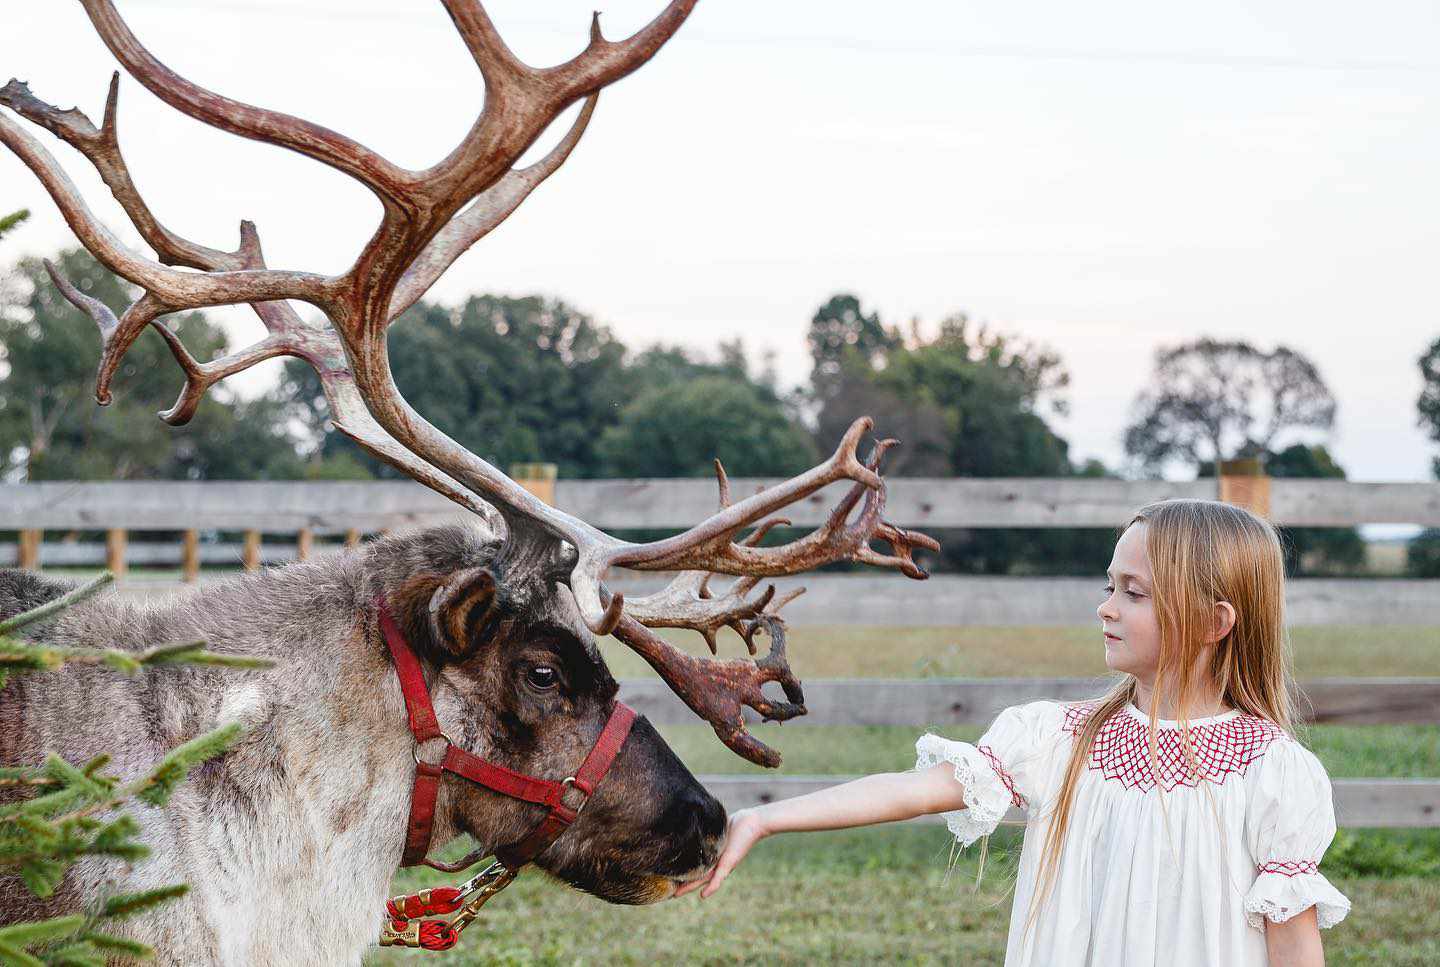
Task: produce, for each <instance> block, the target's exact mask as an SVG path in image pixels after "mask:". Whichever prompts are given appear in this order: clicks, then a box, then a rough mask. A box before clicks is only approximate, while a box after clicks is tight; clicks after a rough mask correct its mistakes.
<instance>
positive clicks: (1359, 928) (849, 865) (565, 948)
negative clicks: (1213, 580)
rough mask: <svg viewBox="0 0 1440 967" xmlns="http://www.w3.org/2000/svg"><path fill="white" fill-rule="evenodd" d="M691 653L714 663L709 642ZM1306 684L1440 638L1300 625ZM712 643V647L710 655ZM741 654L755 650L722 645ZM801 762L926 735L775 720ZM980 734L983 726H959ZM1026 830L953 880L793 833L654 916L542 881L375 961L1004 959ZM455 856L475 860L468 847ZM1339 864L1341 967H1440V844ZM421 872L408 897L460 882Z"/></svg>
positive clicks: (1039, 668)
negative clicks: (714, 886)
mask: <svg viewBox="0 0 1440 967" xmlns="http://www.w3.org/2000/svg"><path fill="white" fill-rule="evenodd" d="M672 640H673V641H675V642H676V643H677V644H681V645H683V646H684V647H686V648H687V649H690V650H698V648H697V641H698V639H696V637H695V636H694V635H689V634H686V633H683V632H681V633H675V634H674V635H673V636H672ZM1292 640H1293V644H1294V648H1295V654H1296V666H1297V672H1298V674H1299V675H1300V676H1301V677H1321V676H1357V677H1363V676H1391V675H1396V676H1440V628H1394V627H1383V628H1358V627H1357V628H1297V629H1295V630H1294V631H1293V633H1292ZM602 647H603V649H604V651H605V653H606V658H607V661H609V663H610V666H611V668H612V669H613V670H614V672H615V674H616V676H617V677H621V678H627V677H640V676H643V675H648V674H652V673H651V672H650V671H649V669H648V667H647V666H645V665H644V664H643V662H641V661H640V660H639V659H638V658H636V657H635V656H634V655H633V654H631V653H630V652H628V651H627V650H626V649H625V648H624V647H623V646H620V645H618V644H616V643H614V642H606V643H605V644H603V645H602ZM699 647H703V646H699ZM721 647H722V650H724V651H725V652H726V653H727V654H737V653H739V651H740V650H741V646H740V645H739V644H738V642H737V640H735V639H731V640H729V641H728V642H723V643H722V646H721ZM789 647H790V657H791V663H792V665H793V666H794V668H795V669H796V671H797V672H798V673H799V674H800V675H801V677H802V678H924V677H950V676H957V677H995V676H1003V677H1011V676H1031V675H1033V676H1100V675H1103V674H1104V672H1105V668H1104V665H1103V663H1102V661H1101V654H1102V645H1101V644H1100V642H1099V641H1098V640H1097V633H1096V631H1095V630H1094V629H1093V628H886V629H878V628H815V627H797V628H793V629H791V631H790V646H789ZM754 731H755V732H756V734H757V735H758V736H759V737H760V738H761V739H763V740H764V741H765V742H767V743H769V744H770V745H773V746H774V747H775V748H777V749H779V750H780V751H781V752H782V753H783V754H784V756H785V762H784V765H783V766H782V767H781V769H780V772H781V773H782V774H793V775H802V774H820V775H843V774H855V773H865V772H881V771H889V770H897V769H907V768H909V767H911V766H912V765H913V763H914V751H913V750H914V743H915V738H916V736H917V734H918V733H919V732H920V731H921V729H920V728H918V727H917V728H909V727H890V726H886V727H876V726H851V727H841V726H833V727H812V726H803V725H790V726H779V725H766V726H757V727H756V728H755V729H754ZM943 731H944V733H945V734H946V735H949V736H951V737H953V738H958V739H967V740H973V739H975V738H977V737H978V736H979V735H980V733H981V731H982V729H981V728H980V727H969V728H966V727H960V728H955V727H951V728H946V729H944V730H943ZM661 732H662V734H663V735H664V736H665V738H666V740H667V741H668V742H669V743H670V744H671V746H672V747H673V748H674V749H675V750H676V752H677V753H678V754H679V755H680V757H681V758H682V759H683V760H684V761H685V762H686V764H687V765H689V766H690V768H691V769H692V770H693V771H695V772H697V773H756V772H761V771H763V770H760V769H759V768H758V767H755V766H751V765H750V764H749V763H746V762H744V761H742V760H741V759H739V758H737V757H736V756H734V755H733V754H732V753H730V752H729V751H728V750H727V749H725V748H724V747H723V746H721V745H720V743H719V742H718V741H717V740H716V739H715V737H714V734H713V733H712V732H711V731H710V729H709V727H708V726H706V725H703V724H696V725H671V726H665V727H663V728H661ZM1302 738H1303V739H1304V741H1305V742H1306V744H1307V745H1308V746H1309V747H1310V748H1312V749H1313V750H1314V751H1315V752H1316V754H1317V755H1318V756H1319V757H1320V759H1321V761H1323V762H1324V763H1325V766H1326V768H1327V769H1328V770H1329V771H1330V774H1331V775H1332V776H1335V777H1337V778H1339V777H1367V776H1368V777H1377V778H1379V777H1414V778H1440V726H1351V727H1346V726H1312V727H1310V728H1308V729H1306V730H1305V731H1304V732H1303V733H1302ZM1019 835H1020V834H1019V831H1018V830H1016V829H1013V828H1002V829H1001V830H1000V831H999V832H998V833H997V834H996V835H995V836H994V837H992V839H991V848H990V853H989V858H988V860H987V865H986V869H985V874H984V877H983V878H982V880H981V882H980V885H979V886H978V888H977V887H976V885H975V874H976V869H977V856H978V850H975V849H972V850H971V851H969V853H968V854H967V855H964V856H962V857H960V859H959V862H958V863H957V865H956V866H955V868H954V870H953V871H950V872H948V874H947V867H948V865H949V859H950V856H949V844H950V842H951V840H950V838H949V836H948V835H947V834H946V833H945V831H944V830H943V829H942V828H936V827H917V826H897V827H889V828H879V829H864V830H850V831H845V832H836V833H815V834H809V835H805V836H788V837H779V838H777V839H774V840H770V841H767V842H765V843H763V844H761V845H760V846H759V847H758V848H757V849H756V851H755V852H754V853H753V854H752V855H751V856H750V858H749V859H747V860H746V862H745V864H744V865H743V866H741V867H740V869H739V870H737V871H736V873H735V875H734V876H733V877H732V878H731V880H730V882H729V883H728V884H727V886H726V888H725V890H724V891H722V892H721V893H720V894H718V895H717V896H715V897H713V898H712V899H710V900H707V901H704V902H703V903H702V902H700V901H699V900H697V899H695V898H693V897H687V898H685V899H683V900H679V901H674V902H669V903H663V904H658V905H656V906H653V907H641V908H628V907H613V906H610V905H608V904H604V903H602V902H600V901H598V900H595V899H593V898H590V897H586V896H583V895H581V894H578V893H576V892H575V891H573V890H570V889H568V888H566V887H564V886H562V885H559V884H557V883H555V882H553V881H550V880H548V879H547V878H545V877H544V875H543V874H540V873H538V872H534V873H527V874H526V875H524V876H522V877H521V878H520V880H519V881H518V882H517V883H516V884H515V885H514V886H512V887H511V888H510V889H509V890H507V891H506V892H505V893H504V894H503V895H502V896H500V897H499V898H497V899H496V900H495V901H493V903H492V904H491V905H490V906H489V907H487V908H486V910H487V913H486V914H485V916H484V917H482V919H481V920H480V921H478V923H477V924H476V925H475V926H473V927H472V928H471V930H470V931H468V932H467V934H466V937H465V939H463V940H462V942H461V945H460V947H459V948H458V949H457V950H455V951H451V952H449V953H447V954H442V955H434V954H428V953H424V954H418V953H402V952H395V951H379V950H377V951H375V952H374V953H373V954H372V955H371V956H370V958H368V959H367V961H366V963H367V964H368V965H371V967H380V965H387V967H388V965H398V964H403V963H410V962H411V959H412V958H420V959H418V960H415V961H414V963H417V964H418V963H421V962H422V961H423V962H426V963H433V964H442V965H462V964H463V965H479V964H502V965H520V964H537V965H538V964H565V965H570V964H651V963H663V964H670V963H677V964H678V963H684V964H813V963H825V962H828V963H832V964H855V963H886V964H996V965H998V964H1001V963H1002V962H1003V960H1004V948H1005V933H1006V930H1007V927H1008V924H1009V918H1010V901H1009V883H1010V880H1011V878H1012V877H1013V857H1014V854H1015V852H1016V851H1017V850H1018V845H1019ZM452 852H456V853H458V852H459V849H458V847H456V848H454V849H452ZM1323 870H1324V872H1325V873H1326V875H1327V876H1329V877H1330V878H1331V879H1332V881H1334V882H1335V884H1336V885H1337V886H1338V887H1339V888H1340V889H1341V890H1342V891H1343V892H1344V893H1346V894H1347V895H1348V896H1349V897H1350V898H1351V901H1352V902H1353V903H1354V911H1355V912H1354V913H1353V914H1352V915H1351V916H1350V918H1348V919H1347V920H1346V921H1345V922H1344V923H1342V924H1340V925H1339V926H1338V927H1336V928H1335V929H1333V930H1331V931H1328V932H1327V933H1326V934H1325V944H1326V953H1327V960H1326V962H1327V963H1328V964H1330V965H1382V964H1383V965H1387V967H1388V965H1395V967H1419V965H1422V964H1423V965H1434V964H1440V913H1437V911H1440V830H1428V829H1427V830H1363V829H1362V830H1357V829H1343V830H1341V831H1340V832H1339V834H1338V835H1337V836H1336V839H1335V842H1334V844H1333V845H1332V846H1331V848H1330V851H1329V852H1328V853H1327V854H1326V858H1325V863H1324V866H1323ZM458 879H459V877H444V876H441V875H439V874H435V873H432V872H429V871H425V872H415V871H405V872H403V873H401V874H400V875H399V876H397V877H396V880H395V883H394V890H393V892H396V893H401V892H406V893H408V892H413V891H414V890H417V889H420V888H422V887H423V886H429V885H439V884H442V883H453V882H456V881H457V880H458Z"/></svg>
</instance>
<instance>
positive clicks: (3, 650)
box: [0, 639, 275, 675]
mask: <svg viewBox="0 0 1440 967" xmlns="http://www.w3.org/2000/svg"><path fill="white" fill-rule="evenodd" d="M101 664H104V665H109V666H110V667H111V668H114V669H115V670H116V671H120V672H124V673H125V674H127V675H133V674H134V673H135V672H137V671H139V670H140V669H141V668H142V667H153V666H156V665H178V664H191V665H217V666H221V667H225V668H245V669H254V668H273V667H274V666H275V662H274V661H272V660H271V659H268V658H253V657H250V656H248V655H226V654H216V653H214V652H209V651H206V650H205V642H204V641H203V640H202V641H185V642H177V643H175V644H169V645H157V646H156V647H154V648H151V649H148V650H146V651H141V652H132V651H122V650H120V649H118V648H68V647H62V646H57V645H38V644H33V643H31V642H27V641H16V640H14V639H10V640H0V668H4V667H5V666H9V668H11V669H15V670H24V671H54V670H56V669H57V668H60V667H61V666H63V665H101Z"/></svg>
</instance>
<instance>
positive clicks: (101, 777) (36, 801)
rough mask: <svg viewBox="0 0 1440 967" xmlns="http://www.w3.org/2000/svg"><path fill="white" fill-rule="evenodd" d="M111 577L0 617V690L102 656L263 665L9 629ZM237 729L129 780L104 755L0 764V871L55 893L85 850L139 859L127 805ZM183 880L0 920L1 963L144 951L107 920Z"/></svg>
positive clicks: (128, 664) (68, 963) (175, 778)
mask: <svg viewBox="0 0 1440 967" xmlns="http://www.w3.org/2000/svg"><path fill="white" fill-rule="evenodd" d="M109 581H110V575H109V574H106V575H102V576H101V577H100V578H98V579H97V580H95V581H92V582H90V583H89V584H88V585H86V586H84V587H81V588H77V589H75V590H73V591H71V592H69V593H67V594H65V595H63V596H61V597H59V598H57V599H55V600H53V601H50V602H48V603H46V604H43V605H41V606H39V607H38V608H35V609H33V610H31V611H27V612H25V613H24V614H20V615H17V616H15V617H13V618H10V619H9V620H7V621H4V622H0V689H3V687H4V685H5V682H6V680H7V678H9V677H13V676H18V675H23V674H29V673H37V672H57V671H59V670H61V669H63V668H64V667H65V666H67V665H75V664H98V665H106V666H108V667H110V668H113V669H115V670H117V671H119V672H122V673H124V674H127V675H134V674H137V673H139V672H141V671H142V670H143V669H148V668H153V667H155V666H158V665H169V664H210V665H226V666H229V667H232V668H264V667H268V666H269V664H270V663H269V662H268V661H265V660H263V659H252V658H245V657H240V656H232V655H216V654H212V653H210V652H207V651H205V650H204V643H203V642H187V643H184V644H179V645H162V646H159V647H155V648H152V649H150V650H148V651H145V652H138V653H137V652H131V651H122V650H119V649H109V648H66V647H59V646H55V645H46V644H39V643H36V642H34V641H29V640H24V639H22V638H20V637H18V636H17V634H16V633H17V632H21V631H22V630H24V629H26V628H33V627H39V626H40V623H41V622H44V621H46V620H48V619H50V618H53V617H54V616H55V615H57V614H59V613H60V612H61V611H63V610H64V609H66V608H68V607H70V606H72V605H74V604H75V603H76V602H77V601H79V600H81V599H82V598H84V597H86V596H88V595H90V594H93V593H94V592H95V591H97V590H99V589H100V588H101V587H103V586H104V585H105V584H107V583H108V582H109ZM242 731H243V729H242V727H241V726H240V725H239V724H238V723H231V724H229V725H223V726H221V727H219V728H217V729H215V730H214V731H211V732H208V733H205V734H203V735H199V736H197V737H195V738H193V739H191V740H190V741H188V742H186V743H184V744H183V745H180V746H178V747H176V748H175V749H172V750H171V751H170V752H168V753H166V755H165V756H164V757H163V758H162V759H161V760H160V761H159V762H158V763H156V764H155V766H154V767H152V768H151V769H150V770H149V771H148V772H147V773H145V774H144V775H143V776H141V777H139V778H138V779H135V780H132V781H131V782H128V783H122V782H121V781H120V780H119V779H118V778H116V777H115V776H112V775H108V774H106V772H105V769H106V768H107V767H108V765H109V763H110V757H109V756H108V755H101V756H97V757H96V758H94V759H91V760H90V761H89V762H86V763H72V762H68V761H66V760H65V759H64V758H62V757H61V756H59V755H56V754H53V753H52V754H51V755H50V756H49V757H48V758H47V759H46V761H45V762H44V764H42V765H39V766H17V765H15V764H13V763H0V873H4V874H8V875H15V876H18V877H19V879H20V880H21V882H23V883H24V884H25V886H26V888H27V889H29V890H30V892H31V893H33V894H34V895H35V896H36V897H38V898H40V899H44V898H46V897H49V896H50V895H51V894H53V893H54V892H55V890H56V888H57V887H59V885H60V883H61V881H62V880H63V879H64V877H65V874H66V872H67V871H68V870H69V869H70V868H71V867H72V866H74V865H75V864H76V863H77V862H79V861H80V860H81V859H83V858H84V857H86V856H113V857H117V858H119V859H122V860H125V861H127V862H132V863H134V862H139V861H141V860H143V859H144V858H145V857H146V856H147V855H149V853H150V848H149V847H148V846H146V845H144V844H143V843H141V842H139V840H138V839H137V837H138V836H139V834H140V826H139V824H138V823H136V822H135V819H134V817H133V816H131V815H130V813H129V812H128V810H129V809H131V808H133V807H135V806H137V805H143V806H146V807H151V808H160V807H163V806H164V805H165V804H166V803H167V802H169V800H170V797H171V795H172V794H173V793H174V791H175V790H176V788H178V787H179V786H180V784H181V783H182V782H184V780H185V778H186V776H187V775H188V774H189V773H190V771H191V770H192V769H194V768H195V767H196V766H198V765H200V764H201V763H203V762H206V761H208V760H209V759H212V758H214V757H215V756H217V755H220V754H221V753H222V752H224V751H225V750H226V749H227V748H229V747H230V746H231V745H233V744H234V742H235V741H236V740H237V739H238V738H239V737H240V735H241V733H242ZM187 889H189V888H188V887H187V886H186V885H185V884H183V883H180V884H175V885H172V886H162V887H156V888H152V889H148V890H144V891H142V892H139V893H129V894H112V895H110V896H107V897H104V898H103V902H102V903H101V904H100V906H99V907H98V908H96V909H93V910H89V911H87V912H86V913H83V914H72V915H69V916H62V917H53V918H51V919H48V920H42V921H38V922H21V923H12V924H8V925H6V926H4V927H0V962H4V963H6V964H26V965H35V964H41V965H53V967H74V965H100V964H105V963H109V962H113V961H117V960H119V959H122V958H123V959H124V960H125V961H127V962H128V961H129V960H131V959H133V958H146V957H150V956H153V955H154V951H153V950H151V949H150V948H149V947H147V946H146V945H144V944H141V943H137V942H135V941H133V940H127V939H124V938H122V937H116V936H114V935H112V934H111V933H109V932H108V931H110V930H112V929H113V928H114V927H113V925H114V923H115V921H117V920H120V919H122V918H124V917H128V916H133V915H134V914H136V913H140V912H142V911H145V910H149V909H152V908H154V907H156V906H159V905H161V904H163V903H166V902H168V901H169V900H172V899H174V898H175V897H178V896H181V895H183V894H184V893H185V892H186V890H187Z"/></svg>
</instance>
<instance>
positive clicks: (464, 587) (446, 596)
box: [430, 567, 500, 658]
mask: <svg viewBox="0 0 1440 967" xmlns="http://www.w3.org/2000/svg"><path fill="white" fill-rule="evenodd" d="M498 601H499V595H498V594H497V593H496V585H495V575H494V574H492V573H491V572H490V571H489V569H487V568H483V567H472V568H467V569H465V570H463V571H456V572H455V573H454V574H452V575H450V577H449V578H447V579H446V580H445V581H444V582H443V583H442V584H441V585H440V586H439V587H438V588H436V589H435V593H434V594H432V595H431V596H430V635H431V637H432V638H433V639H434V641H435V644H436V645H438V646H439V647H440V648H442V649H444V650H445V651H446V652H447V653H449V654H450V655H452V656H454V657H455V658H468V657H469V656H470V655H471V654H472V653H473V652H474V651H475V649H476V648H477V647H478V646H479V645H480V643H481V642H483V641H486V640H487V639H489V638H490V636H491V635H493V634H494V633H495V628H496V625H498V624H499V623H500V609H499V608H498V607H497V604H498Z"/></svg>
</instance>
